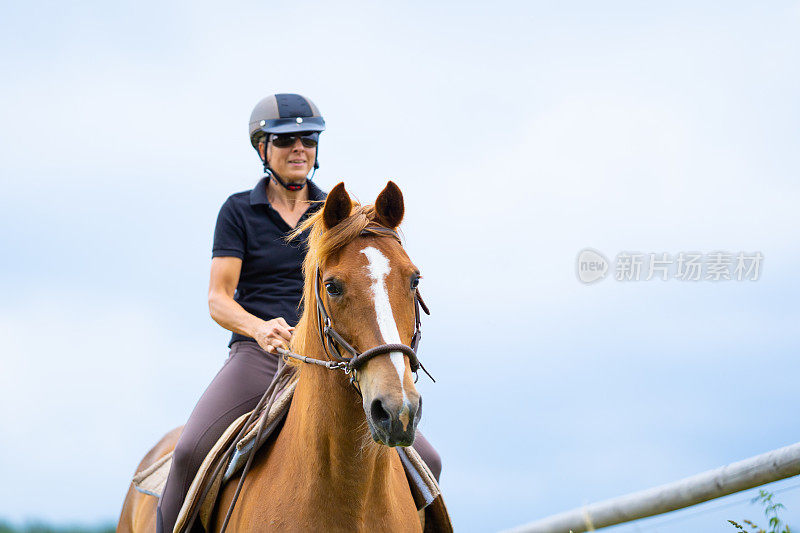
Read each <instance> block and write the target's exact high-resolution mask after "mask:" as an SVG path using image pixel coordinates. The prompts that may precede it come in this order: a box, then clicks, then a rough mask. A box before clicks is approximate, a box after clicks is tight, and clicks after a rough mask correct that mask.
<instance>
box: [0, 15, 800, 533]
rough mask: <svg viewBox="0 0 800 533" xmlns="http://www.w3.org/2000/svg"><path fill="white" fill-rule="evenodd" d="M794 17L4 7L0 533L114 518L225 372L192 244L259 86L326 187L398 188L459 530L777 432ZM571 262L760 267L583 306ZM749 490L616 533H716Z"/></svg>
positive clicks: (225, 191)
mask: <svg viewBox="0 0 800 533" xmlns="http://www.w3.org/2000/svg"><path fill="white" fill-rule="evenodd" d="M799 26H800V3H798V2H796V1H795V2H772V3H769V4H758V5H753V4H750V3H744V2H726V3H718V2H713V3H712V2H706V3H703V4H702V5H699V4H698V3H697V2H678V3H671V4H670V5H666V4H661V5H654V4H652V3H649V4H642V3H638V2H614V3H604V4H603V5H600V4H598V3H592V2H569V3H560V4H558V5H553V4H546V3H527V2H509V1H500V2H491V3H463V2H459V3H455V2H444V3H437V4H436V5H435V6H432V5H430V3H425V2H411V3H406V4H404V5H403V6H397V5H389V4H379V3H362V2H338V3H321V2H320V3H315V2H306V3H284V4H281V5H278V6H267V5H265V4H263V3H256V2H250V3H238V4H235V5H223V4H219V3H209V2H173V3H169V2H168V3H166V4H163V3H156V2H137V3H133V2H122V3H114V4H112V3H107V2H79V3H71V4H67V3H57V2H37V3H23V2H16V3H14V4H12V5H9V6H7V7H5V8H4V16H3V17H2V21H0V43H1V44H2V46H1V47H0V65H2V69H3V72H4V73H5V76H4V81H3V83H2V85H0V111H1V112H2V117H3V121H2V127H0V180H2V188H3V193H2V194H1V195H0V245H1V246H2V250H3V253H4V260H3V261H2V262H0V294H2V295H3V297H2V298H0V354H2V366H1V367H0V428H2V430H1V431H2V433H0V434H1V435H2V437H1V438H0V471H2V472H3V473H4V478H5V479H6V480H9V479H14V482H13V483H9V482H6V483H4V486H3V487H2V488H0V518H6V519H11V520H14V521H22V520H25V519H27V518H32V517H39V518H43V519H46V520H51V521H56V522H74V521H78V522H99V521H103V520H113V521H116V519H117V516H118V514H119V511H120V508H121V505H122V500H123V497H124V495H125V491H126V490H127V485H128V482H129V480H130V477H131V475H132V474H133V469H134V468H135V466H136V465H137V463H138V462H139V460H140V459H141V457H142V456H143V455H144V453H145V452H146V451H147V450H148V449H149V447H150V446H152V444H153V443H155V442H156V440H157V439H158V438H159V437H160V436H161V435H162V434H163V433H164V432H166V431H167V430H168V429H170V428H172V427H174V426H176V425H179V424H181V423H183V421H184V420H185V419H186V417H187V416H188V414H189V412H190V411H191V408H192V407H193V405H194V402H195V401H196V400H197V398H198V397H199V395H200V394H201V393H202V391H203V390H204V388H205V386H206V385H207V384H208V382H209V381H210V379H211V378H212V377H213V375H214V374H215V373H216V372H217V370H218V368H219V366H220V365H221V364H222V362H223V361H224V359H225V357H226V355H227V352H226V347H225V345H226V341H227V337H228V334H227V333H226V332H225V331H223V330H221V328H219V326H217V325H216V324H215V323H214V322H213V321H212V320H211V319H210V317H209V316H208V312H207V305H206V285H207V276H208V268H209V263H210V247H211V236H212V231H213V226H214V221H215V220H216V215H217V211H218V209H219V206H220V205H221V204H222V202H223V201H224V200H225V198H226V197H227V196H228V195H229V194H230V193H232V192H235V191H240V190H245V189H248V188H250V187H252V185H253V184H254V183H255V182H256V181H257V180H258V178H259V164H258V161H257V158H256V155H255V153H254V152H253V151H252V148H251V147H250V145H249V142H248V139H247V133H246V123H247V119H248V117H249V113H250V110H251V109H252V106H253V105H254V104H255V102H256V101H258V99H259V98H261V97H262V96H264V95H267V94H270V93H273V92H299V93H302V94H305V95H307V96H309V97H311V98H312V99H313V100H314V101H315V102H316V103H317V104H318V106H319V107H320V109H321V110H322V112H323V113H324V115H325V117H326V120H327V123H328V131H326V132H325V133H324V134H323V136H322V140H321V145H320V161H321V165H322V167H321V169H320V171H319V172H318V173H317V176H316V178H315V180H316V181H317V183H319V184H320V185H321V186H322V187H323V188H325V189H330V188H331V187H332V186H333V185H335V184H336V183H337V182H338V181H340V180H344V181H345V182H346V184H347V186H348V189H349V190H350V191H351V192H352V193H353V194H354V195H355V196H356V197H358V198H360V199H361V200H363V201H366V202H371V201H372V200H373V199H374V197H375V195H376V194H377V192H378V191H379V190H380V189H381V188H382V187H383V185H384V184H385V183H386V180H387V179H390V178H391V179H393V180H395V181H396V182H397V183H398V184H399V185H400V187H401V188H402V190H403V191H404V193H405V198H406V205H407V215H406V222H405V224H404V233H405V236H406V242H407V249H408V251H409V254H410V255H411V257H412V259H413V260H414V261H415V263H416V264H417V265H419V266H420V267H421V269H422V271H423V273H424V276H425V278H424V282H423V287H424V289H423V290H424V293H425V296H426V300H427V301H428V303H429V304H430V306H431V308H432V311H433V315H432V316H431V317H429V318H428V319H426V321H425V325H424V331H425V336H424V339H423V341H422V348H421V350H422V352H421V355H422V357H423V358H424V360H425V363H426V366H427V367H428V368H429V369H430V370H431V371H432V372H433V373H434V375H435V376H436V377H437V380H438V383H436V384H432V383H430V382H427V381H425V380H424V379H423V380H422V384H421V385H420V389H421V392H422V393H423V395H424V397H425V413H424V416H423V421H422V428H423V430H424V431H425V432H426V434H427V435H428V436H429V438H430V440H431V441H432V442H433V443H434V445H435V446H436V447H437V448H438V449H439V451H440V452H441V454H442V456H443V458H444V470H443V478H442V488H443V490H444V493H445V495H446V498H447V502H448V505H449V508H450V511H451V514H452V516H453V519H454V522H455V525H456V527H457V530H459V531H492V530H498V529H502V528H505V527H511V526H513V525H515V524H518V523H523V522H527V521H530V520H533V519H535V518H539V517H543V516H546V515H548V514H551V513H555V512H559V511H563V510H566V509H568V508H572V507H575V506H579V505H581V504H583V503H588V502H591V501H595V500H598V499H604V498H608V497H613V496H617V495H619V494H622V493H626V492H629V491H633V490H638V489H643V488H647V487H650V486H652V485H655V484H660V483H664V482H668V481H673V480H675V479H678V478H680V477H683V476H687V475H691V474H694V473H697V472H700V471H703V470H706V469H709V468H714V467H717V466H721V465H723V464H725V463H728V462H732V461H736V460H739V459H743V458H745V457H749V456H751V455H755V454H758V453H762V452H765V451H768V450H771V449H774V448H778V447H781V446H784V445H787V444H790V443H793V442H797V441H798V440H800V432H799V431H798V429H797V424H796V422H795V417H796V413H797V412H798V396H797V389H796V384H797V376H798V371H800V362H798V358H797V352H798V348H799V347H800V341H798V335H797V329H798V326H797V324H798V319H799V318H800V313H798V310H797V306H796V305H795V302H796V301H797V300H798V299H800V287H798V282H797V275H798V274H797V272H798V270H799V269H800V253H799V252H798V247H797V227H798V225H800V212H799V211H798V209H797V204H798V201H799V200H800V185H798V181H797V176H798V171H799V170H800V155H799V154H800V150H798V124H800V105H798V99H797V95H798V94H800V67H799V66H798V65H800V31H798V29H800V28H799ZM585 247H593V248H596V249H598V250H600V251H602V252H603V253H605V254H606V255H607V256H609V257H613V256H614V255H616V254H617V253H618V252H620V251H623V250H628V251H641V252H668V253H672V254H676V253H678V252H680V251H703V252H711V251H714V250H728V251H732V252H738V251H745V252H754V251H760V252H761V253H762V254H763V255H764V257H765V259H764V263H763V270H762V275H761V279H760V280H758V281H756V282H723V283H710V282H701V283H693V284H689V283H680V282H678V281H674V280H672V281H668V282H655V281H651V282H639V283H627V284H626V283H620V282H616V281H613V280H605V281H603V282H600V283H598V284H595V285H591V286H584V285H583V284H581V283H579V282H578V280H577V279H576V277H575V265H574V261H575V257H576V255H577V253H578V252H579V251H580V250H581V249H583V248H585ZM45 429H49V430H50V434H49V435H46V436H45V435H44V434H43V433H42V432H43V431H44V430H45ZM798 483H800V480H797V479H795V480H788V481H786V482H784V483H782V484H780V486H785V487H791V486H793V485H797V484H798ZM746 497H747V494H742V495H738V496H733V497H731V498H730V501H731V502H733V503H734V505H732V506H731V507H727V508H725V509H724V510H722V511H717V512H709V513H705V514H700V515H696V516H693V517H691V518H689V519H685V520H683V519H682V518H680V517H681V516H683V515H681V514H678V515H676V517H677V518H678V520H673V521H671V522H669V521H667V520H668V519H671V517H661V518H657V519H653V520H651V521H646V522H641V523H638V524H632V525H628V526H624V527H619V528H617V531H620V532H628V531H631V532H633V531H643V532H644V531H658V532H662V533H677V532H679V531H680V532H685V531H704V532H709V531H710V532H717V531H719V532H726V531H731V528H730V527H727V524H726V522H725V519H726V518H733V519H737V518H744V517H751V518H757V516H758V510H757V509H756V508H754V507H751V506H750V505H749V504H747V503H741V502H743V501H745V500H746ZM779 499H780V500H781V501H783V502H784V503H785V504H786V506H787V507H788V514H787V515H788V516H791V517H792V520H793V522H792V523H793V524H795V525H796V527H800V489H798V490H789V491H786V492H784V493H781V494H780V498H779ZM736 502H740V503H736ZM715 505H727V503H726V500H722V501H719V502H715V503H712V504H710V505H709V507H712V508H713V507H714V506H715ZM695 511H696V510H689V511H686V513H685V514H686V515H690V514H691V513H693V512H695Z"/></svg>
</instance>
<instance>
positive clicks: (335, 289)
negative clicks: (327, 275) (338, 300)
mask: <svg viewBox="0 0 800 533" xmlns="http://www.w3.org/2000/svg"><path fill="white" fill-rule="evenodd" d="M325 290H326V291H328V294H330V295H331V296H341V295H342V288H341V287H340V286H339V284H338V283H336V282H335V281H326V282H325Z"/></svg>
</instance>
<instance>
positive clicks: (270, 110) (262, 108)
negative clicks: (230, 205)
mask: <svg viewBox="0 0 800 533" xmlns="http://www.w3.org/2000/svg"><path fill="white" fill-rule="evenodd" d="M324 130H325V119H324V118H322V115H321V114H320V112H319V109H318V108H317V106H316V105H314V102H312V101H311V100H309V99H308V98H306V97H305V96H301V95H299V94H287V93H280V94H273V95H270V96H267V97H266V98H263V99H262V100H260V101H259V102H258V103H257V104H256V107H255V108H254V109H253V112H252V113H250V144H252V145H253V148H255V150H256V152H257V153H258V143H260V142H262V141H263V142H265V143H266V142H268V141H269V135H270V134H272V133H275V134H280V133H299V132H317V133H319V132H321V131H324ZM260 157H261V154H260V153H259V158H260ZM263 163H264V172H266V173H267V174H269V175H271V176H272V177H273V178H275V181H277V182H278V183H280V184H281V185H282V186H283V187H284V188H285V189H288V190H290V191H296V190H300V189H302V188H303V187H305V181H304V182H303V185H287V184H286V183H285V182H284V181H283V179H282V178H281V177H280V176H278V174H277V173H276V172H275V171H274V170H272V168H270V166H269V163H268V162H267V158H266V155H265V157H264V159H263ZM318 168H319V144H318V145H317V151H316V156H315V157H314V170H313V171H312V172H311V178H306V180H309V179H312V178H313V177H314V173H315V172H316V171H317V169H318Z"/></svg>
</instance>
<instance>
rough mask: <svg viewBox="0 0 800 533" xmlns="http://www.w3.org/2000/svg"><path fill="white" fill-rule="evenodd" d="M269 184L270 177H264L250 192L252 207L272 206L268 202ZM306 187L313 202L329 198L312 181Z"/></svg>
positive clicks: (313, 207) (315, 206)
mask: <svg viewBox="0 0 800 533" xmlns="http://www.w3.org/2000/svg"><path fill="white" fill-rule="evenodd" d="M268 182H269V176H264V177H263V178H261V179H260V180H259V181H258V183H257V184H256V186H255V187H253V190H252V191H250V205H270V203H269V200H267V183H268ZM306 187H308V199H309V200H311V201H314V202H319V201H321V200H324V199H325V196H327V195H326V194H325V193H324V192H323V191H322V189H320V188H319V187H317V186H316V185H315V184H314V182H313V181H311V180H308V181H306ZM318 205H319V204H317V203H313V204H311V207H310V209H314V210H316V208H317V206H318ZM270 207H271V206H270Z"/></svg>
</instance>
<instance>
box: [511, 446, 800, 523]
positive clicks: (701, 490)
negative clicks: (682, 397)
mask: <svg viewBox="0 0 800 533" xmlns="http://www.w3.org/2000/svg"><path fill="white" fill-rule="evenodd" d="M798 474H800V442H798V443H797V444H792V445H791V446H786V447H784V448H780V449H778V450H773V451H771V452H767V453H764V454H761V455H756V456H755V457H750V458H749V459H745V460H744V461H739V462H737V463H731V464H729V465H727V466H723V467H721V468H715V469H714V470H709V471H707V472H703V473H701V474H697V475H694V476H691V477H687V478H684V479H681V480H679V481H674V482H672V483H667V484H666V485H660V486H658V487H653V488H651V489H646V490H643V491H639V492H633V493H631V494H626V495H625V496H620V497H618V498H613V499H611V500H605V501H602V502H597V503H593V504H590V505H586V506H584V507H580V508H577V509H573V510H572V511H567V512H564V513H560V514H557V515H553V516H549V517H547V518H544V519H542V520H537V521H536V522H531V523H529V524H525V525H523V526H519V527H516V528H513V529H510V530H508V532H507V533H569V532H570V531H572V532H573V533H583V532H584V531H589V530H591V529H592V528H594V529H599V528H603V527H608V526H613V525H615V524H621V523H623V522H630V521H632V520H638V519H639V518H646V517H648V516H655V515H659V514H662V513H668V512H670V511H675V510H676V509H683V508H684V507H689V506H691V505H696V504H698V503H702V502H705V501H708V500H713V499H715V498H720V497H722V496H727V495H728V494H733V493H734V492H739V491H742V490H747V489H752V488H753V487H758V486H759V485H764V484H765V483H771V482H773V481H778V480H780V479H785V478H787V477H791V476H796V475H798Z"/></svg>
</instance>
